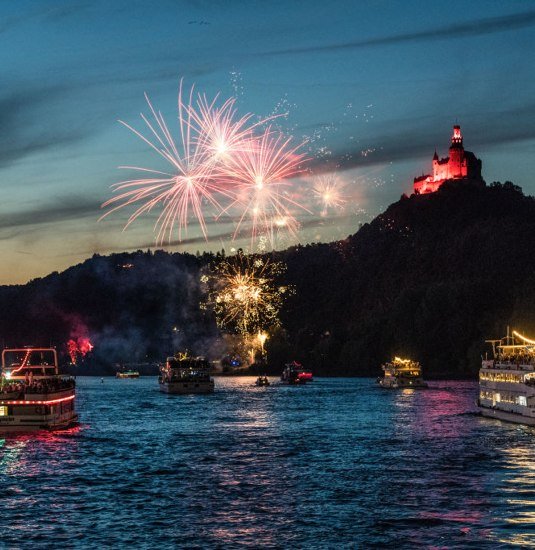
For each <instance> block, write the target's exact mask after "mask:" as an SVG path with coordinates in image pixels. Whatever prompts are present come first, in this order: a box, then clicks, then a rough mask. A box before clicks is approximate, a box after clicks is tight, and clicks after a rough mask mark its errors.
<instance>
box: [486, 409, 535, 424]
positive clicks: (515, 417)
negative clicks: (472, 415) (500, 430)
mask: <svg viewBox="0 0 535 550" xmlns="http://www.w3.org/2000/svg"><path fill="white" fill-rule="evenodd" d="M478 408H479V411H480V412H481V414H482V415H483V416H486V417H487V418H495V419H497V420H504V421H506V422H514V423H515V424H525V425H526V426H535V417H531V416H524V415H523V414H520V413H514V412H508V411H502V410H500V409H496V408H489V407H482V406H481V405H480V406H479V407H478Z"/></svg>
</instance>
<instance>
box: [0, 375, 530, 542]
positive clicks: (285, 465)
mask: <svg viewBox="0 0 535 550" xmlns="http://www.w3.org/2000/svg"><path fill="white" fill-rule="evenodd" d="M253 382H254V379H253V378H217V379H216V392H215V393H214V394H213V395H208V396H202V395H199V396H167V395H165V394H162V393H160V392H159V391H158V390H157V383H156V378H152V377H146V378H140V379H138V380H116V379H111V378H106V379H104V382H103V383H101V381H100V378H89V377H87V378H86V377H83V378H82V377H79V378H78V398H77V408H78V410H79V413H80V419H81V424H80V426H79V427H77V428H74V429H71V430H68V431H65V432H58V433H45V434H39V435H32V436H28V435H25V436H8V437H5V438H4V439H1V438H0V494H1V498H0V546H1V547H2V548H27V547H32V548H61V547H62V546H64V547H67V548H104V547H114V548H121V547H127V546H129V547H134V548H171V547H185V548H216V547H217V548H234V547H240V546H241V547H256V548H258V547H271V548H289V547H297V548H385V547H390V546H396V547H397V548H419V547H426V548H427V547H472V548H496V547H503V548H507V547H514V546H517V547H528V546H530V545H531V546H535V429H533V428H528V427H523V426H518V425H514V424H507V423H502V422H500V421H497V420H491V419H484V418H481V417H479V416H478V415H477V414H476V411H475V405H474V400H475V398H476V395H477V384H476V383H473V382H448V381H445V382H432V383H431V387H430V389H428V390H420V391H414V390H404V391H392V390H383V389H380V388H378V387H376V386H375V384H374V381H373V380H371V379H347V378H346V379H341V378H323V379H317V380H315V381H314V382H313V383H312V384H310V385H308V386H305V387H288V386H281V385H272V386H270V387H267V388H257V387H255V386H254V385H253Z"/></svg>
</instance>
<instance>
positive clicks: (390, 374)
mask: <svg viewBox="0 0 535 550" xmlns="http://www.w3.org/2000/svg"><path fill="white" fill-rule="evenodd" d="M381 368H382V369H383V371H384V375H383V377H382V378H379V379H378V380H377V382H378V383H379V385H380V386H381V387H382V388H393V389H394V388H427V383H426V382H425V381H424V379H423V377H422V367H421V366H420V363H418V362H417V361H413V360H412V359H402V358H401V357H394V359H393V360H392V361H391V362H389V363H385V364H384V365H382V367H381Z"/></svg>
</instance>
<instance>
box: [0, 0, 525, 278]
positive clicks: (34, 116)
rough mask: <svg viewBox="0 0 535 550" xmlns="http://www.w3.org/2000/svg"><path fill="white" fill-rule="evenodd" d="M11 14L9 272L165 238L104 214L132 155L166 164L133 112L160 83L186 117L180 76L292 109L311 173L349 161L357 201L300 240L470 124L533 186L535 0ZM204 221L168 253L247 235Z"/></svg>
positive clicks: (4, 239) (374, 197) (316, 229)
mask: <svg viewBox="0 0 535 550" xmlns="http://www.w3.org/2000/svg"><path fill="white" fill-rule="evenodd" d="M0 15H1V16H0V41H1V49H0V56H1V58H0V59H1V64H2V68H3V70H2V87H1V90H0V126H1V130H2V132H1V135H0V145H1V147H0V182H1V192H2V200H1V203H0V212H1V222H0V254H1V257H2V258H3V261H2V262H1V264H0V265H1V267H0V283H1V284H11V283H24V282H26V281H28V280H29V279H31V278H35V277H40V276H44V275H46V274H48V273H50V272H51V271H54V270H63V269H65V268H67V267H68V266H70V265H73V264H76V263H79V262H81V261H83V260H84V259H85V258H87V257H90V256H91V255H93V254H94V253H99V254H109V253H112V252H121V251H132V250H137V249H138V248H141V249H144V250H145V249H147V248H148V247H149V246H151V245H153V244H154V239H155V235H154V232H153V223H154V217H150V216H149V217H144V218H140V219H139V220H138V221H137V222H136V223H134V224H133V225H132V226H130V228H129V229H128V230H127V231H125V232H123V231H122V228H123V226H124V224H125V220H126V219H127V217H128V212H126V211H125V212H119V213H116V214H115V215H111V216H109V217H107V218H105V219H104V220H103V221H100V222H98V221H97V220H98V218H99V217H100V216H101V214H102V210H101V208H100V205H101V204H102V203H103V202H104V201H106V200H107V199H109V198H110V197H111V196H112V195H111V191H110V185H111V184H113V183H117V182H119V181H121V180H123V179H125V177H127V176H128V174H125V171H124V170H119V169H118V167H119V166H120V165H138V166H148V167H154V168H157V167H161V166H162V164H161V161H160V160H159V159H158V158H157V157H156V156H155V155H154V153H152V152H151V151H150V150H149V148H148V147H147V146H145V145H144V144H143V143H142V142H141V141H140V140H139V139H138V138H136V136H134V135H133V134H132V133H131V132H129V131H128V130H127V129H126V128H124V127H123V126H121V125H120V124H119V123H118V119H120V120H124V121H126V122H128V123H129V124H132V125H133V126H135V127H137V128H142V121H141V119H140V117H139V113H140V112H147V106H146V103H145V99H144V96H143V94H144V93H145V92H146V93H147V94H148V95H149V96H150V98H151V101H152V102H153V103H154V104H155V106H156V107H157V108H158V109H159V110H161V112H162V114H163V115H164V116H165V117H166V119H167V120H170V121H172V120H173V119H174V118H176V111H177V109H176V100H177V91H178V85H179V80H180V78H184V81H185V83H186V85H187V86H191V85H193V84H195V86H196V88H197V89H199V90H200V91H203V92H206V93H207V95H208V96H213V95H214V94H216V93H217V92H221V94H222V97H224V98H226V97H229V96H233V95H234V96H236V97H237V106H238V108H239V110H240V113H241V112H243V114H245V113H248V112H251V113H255V115H258V116H267V115H269V114H271V113H274V112H279V113H281V112H288V116H287V117H286V118H285V119H284V120H283V121H281V123H280V124H281V125H282V126H284V129H285V131H286V132H288V133H289V134H292V135H293V136H294V137H295V139H297V140H303V139H306V140H308V143H307V145H306V150H307V152H308V154H309V156H310V157H311V161H310V163H309V169H310V170H311V171H313V172H317V173H324V172H328V171H330V170H333V169H335V168H336V170H337V173H338V175H339V177H340V179H341V180H343V182H344V183H345V187H344V194H345V196H346V198H347V202H346V203H345V206H344V208H341V209H332V210H331V211H329V212H327V213H323V214H324V215H321V213H320V212H315V211H312V208H310V210H311V213H303V215H302V216H301V219H300V221H301V223H302V230H301V232H300V241H301V242H303V243H305V242H317V241H330V240H333V239H338V238H344V237H346V236H347V235H348V234H351V233H354V232H355V231H356V230H357V229H358V227H359V224H360V223H363V222H366V221H369V220H370V219H371V218H372V217H373V216H375V215H376V214H378V213H379V212H380V211H381V210H382V209H384V208H385V207H386V206H388V205H389V204H390V203H391V202H393V201H395V200H397V199H399V197H400V195H401V194H402V193H410V192H411V187H412V185H411V184H412V180H413V177H414V176H418V175H420V174H422V172H428V171H429V170H430V167H431V158H432V155H433V152H434V150H435V147H436V148H437V151H438V153H439V155H442V156H446V155H447V149H448V146H449V140H450V136H451V130H452V125H453V124H455V123H459V124H460V125H461V127H462V131H463V136H464V145H465V147H466V149H468V150H470V151H473V152H474V153H475V154H476V155H477V156H478V157H479V158H481V159H482V161H483V177H484V179H485V180H486V181H487V183H490V182H492V181H495V180H500V181H505V180H511V181H513V182H514V183H516V184H518V185H520V186H521V187H522V188H523V189H524V191H525V192H526V193H528V194H535V178H533V176H532V171H533V166H534V161H533V158H534V152H535V99H534V97H535V96H534V91H535V65H534V63H533V51H534V46H535V2H524V1H522V2H520V1H518V2H515V1H507V2H505V1H504V2H497V1H496V2H486V1H472V2H461V1H459V2H454V1H450V2H447V3H446V2H444V3H442V2H425V1H422V2H387V1H385V2H381V1H373V2H372V1H368V2H365V1H360V2H350V1H348V2H333V1H331V2H316V1H313V0H309V1H306V2H305V1H303V2H289V1H284V2H274V1H272V2H265V3H260V2H246V1H232V0H226V1H191V2H187V1H180V0H177V1H171V0H169V1H164V0H161V1H155V2H142V1H135V0H124V1H122V0H113V1H112V2H110V1H107V2H98V1H87V2H83V1H79V2H77V1H74V0H73V1H72V2H67V1H65V2H61V1H57V2H52V1H51V2H46V1H34V2H28V1H23V0H17V1H9V0H6V1H4V2H2V3H1V4H0ZM311 177H312V176H310V177H309V176H303V177H301V178H300V179H299V181H297V182H295V185H296V187H297V188H298V189H299V190H300V191H299V192H300V193H301V194H302V195H303V196H304V197H309V196H310V192H307V189H308V187H309V186H311V185H312V184H311ZM307 186H308V187H307ZM130 213H131V212H130ZM207 219H208V220H209V225H210V228H209V229H210V235H211V236H212V237H211V239H210V241H209V242H208V243H206V242H205V241H204V239H203V238H202V236H201V233H200V230H199V228H198V226H196V224H195V221H194V220H192V223H191V224H190V227H189V231H188V236H187V238H186V239H185V241H184V242H183V243H182V244H176V243H175V244H173V245H172V246H170V247H167V249H168V250H170V251H188V252H195V251H197V250H201V251H203V250H216V249H221V248H222V247H224V248H225V249H226V250H227V251H228V252H229V251H231V249H232V248H236V247H238V246H242V245H243V246H246V245H247V241H246V240H244V241H235V242H233V241H232V239H231V236H232V227H231V225H232V224H224V223H219V224H216V223H212V222H210V213H209V211H207ZM288 244H291V243H290V242H281V243H280V246H286V245H288Z"/></svg>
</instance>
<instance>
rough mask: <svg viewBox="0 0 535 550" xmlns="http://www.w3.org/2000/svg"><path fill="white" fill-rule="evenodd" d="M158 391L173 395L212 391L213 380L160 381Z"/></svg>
mask: <svg viewBox="0 0 535 550" xmlns="http://www.w3.org/2000/svg"><path fill="white" fill-rule="evenodd" d="M160 391H162V392H164V393H169V394H173V395H185V394H191V393H214V381H213V380H210V381H208V382H164V383H162V382H160Z"/></svg>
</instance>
